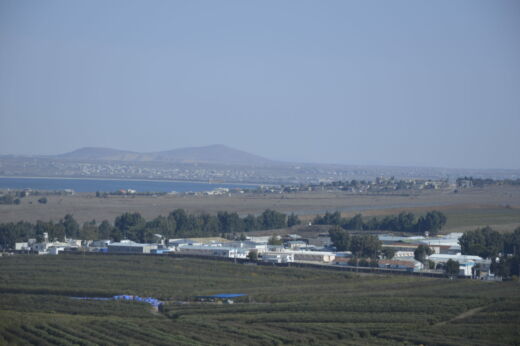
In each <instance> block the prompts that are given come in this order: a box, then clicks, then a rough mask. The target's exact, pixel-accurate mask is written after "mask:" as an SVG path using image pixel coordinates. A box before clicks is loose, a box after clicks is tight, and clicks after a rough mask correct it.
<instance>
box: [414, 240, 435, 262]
mask: <svg viewBox="0 0 520 346" xmlns="http://www.w3.org/2000/svg"><path fill="white" fill-rule="evenodd" d="M431 254H433V249H432V248H430V247H429V246H428V245H422V244H421V245H419V246H418V247H417V249H415V251H414V252H413V257H414V258H415V259H416V260H418V261H419V262H421V263H425V261H426V257H427V256H430V255H431Z"/></svg>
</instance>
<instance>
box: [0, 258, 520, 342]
mask: <svg viewBox="0 0 520 346" xmlns="http://www.w3.org/2000/svg"><path fill="white" fill-rule="evenodd" d="M0 269H1V270H0V344H41V345H45V344H60V345H69V344H79V345H94V344H107V345H108V344H110V345H111V344H120V345H127V344H143V345H144V344H157V345H166V344H176V345H182V344H219V345H231V344H240V345H244V344H263V345H277V344H286V343H287V344H291V343H292V344H314V345H338V344H352V345H363V344H427V345H465V344H467V345H500V344H519V343H520V330H519V329H518V326H519V325H520V285H519V284H518V282H504V283H489V282H480V281H469V280H448V279H432V278H420V277H408V276H383V275H358V274H355V273H346V272H336V271H329V270H319V269H310V268H279V267H268V266H254V265H241V264H233V263H227V262H219V261H207V260H199V259H186V258H172V257H148V256H101V255H100V256H81V255H61V256H56V257H54V256H52V257H51V256H13V257H3V258H0ZM216 293H246V294H248V297H247V298H246V299H244V301H243V302H237V303H236V304H233V305H227V304H214V303H196V302H193V301H192V300H193V297H194V296H197V295H210V294H216ZM115 294H136V295H140V296H152V297H155V298H159V299H162V300H164V301H166V302H167V303H166V305H165V308H164V311H163V312H161V313H158V312H154V311H152V309H151V307H150V306H148V305H146V304H142V303H134V302H116V301H83V300H75V299H71V298H70V297H71V296H112V295H115Z"/></svg>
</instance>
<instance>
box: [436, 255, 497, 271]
mask: <svg viewBox="0 0 520 346" xmlns="http://www.w3.org/2000/svg"><path fill="white" fill-rule="evenodd" d="M450 259H451V260H453V261H457V262H459V275H460V276H467V277H469V276H473V268H474V267H475V266H476V265H479V266H480V267H481V268H482V269H483V270H487V269H488V268H489V266H490V264H491V260H485V259H483V258H482V257H480V256H470V255H461V254H457V255H448V254H434V255H431V256H428V260H430V261H433V262H435V264H438V263H442V264H446V263H447V262H448V261H449V260H450Z"/></svg>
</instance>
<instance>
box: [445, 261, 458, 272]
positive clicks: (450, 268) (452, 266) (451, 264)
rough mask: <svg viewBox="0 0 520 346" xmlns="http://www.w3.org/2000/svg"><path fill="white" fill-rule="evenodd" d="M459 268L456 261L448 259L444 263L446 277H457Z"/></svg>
mask: <svg viewBox="0 0 520 346" xmlns="http://www.w3.org/2000/svg"><path fill="white" fill-rule="evenodd" d="M459 268H460V263H459V262H458V261H454V260H452V259H449V260H448V262H446V274H448V275H458V274H459Z"/></svg>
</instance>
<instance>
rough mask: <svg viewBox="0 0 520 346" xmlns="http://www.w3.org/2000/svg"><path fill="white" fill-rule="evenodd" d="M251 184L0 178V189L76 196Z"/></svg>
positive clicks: (190, 189) (248, 185)
mask: <svg viewBox="0 0 520 346" xmlns="http://www.w3.org/2000/svg"><path fill="white" fill-rule="evenodd" d="M256 186H257V185H254V184H226V183H211V184H210V183H201V182H177V181H150V180H132V179H129V180H115V179H114V180H112V179H60V178H18V177H17V178H0V189H3V190H5V189H13V190H22V189H26V188H29V189H33V190H49V191H63V190H65V189H72V190H74V191H76V192H96V191H100V192H113V191H118V190H121V189H125V190H126V189H132V190H136V191H137V192H172V191H176V192H201V191H210V190H214V189H216V188H219V187H223V188H230V189H232V188H249V189H254V188H255V187H256Z"/></svg>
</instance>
